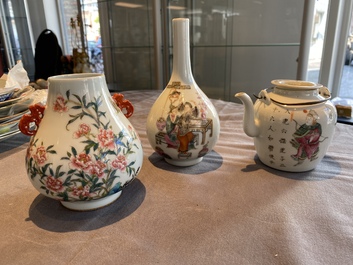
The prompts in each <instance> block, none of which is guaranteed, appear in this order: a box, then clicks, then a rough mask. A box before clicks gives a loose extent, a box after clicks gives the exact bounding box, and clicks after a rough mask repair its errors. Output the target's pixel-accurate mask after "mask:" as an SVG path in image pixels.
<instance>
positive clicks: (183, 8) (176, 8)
mask: <svg viewBox="0 0 353 265" xmlns="http://www.w3.org/2000/svg"><path fill="white" fill-rule="evenodd" d="M168 9H172V10H185V9H186V7H184V6H168Z"/></svg>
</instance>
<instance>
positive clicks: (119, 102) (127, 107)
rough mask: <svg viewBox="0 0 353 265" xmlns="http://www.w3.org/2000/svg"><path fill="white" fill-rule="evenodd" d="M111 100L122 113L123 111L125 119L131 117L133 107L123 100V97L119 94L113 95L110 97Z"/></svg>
mask: <svg viewBox="0 0 353 265" xmlns="http://www.w3.org/2000/svg"><path fill="white" fill-rule="evenodd" d="M112 98H113V100H114V102H115V104H116V105H117V106H118V107H119V109H121V110H122V111H123V110H124V109H125V110H126V113H124V115H125V117H126V118H130V117H131V115H132V114H133V113H134V106H133V105H132V104H131V102H130V101H129V100H127V99H124V95H123V94H120V93H115V94H113V95H112Z"/></svg>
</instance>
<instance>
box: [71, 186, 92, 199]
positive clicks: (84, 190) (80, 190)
mask: <svg viewBox="0 0 353 265" xmlns="http://www.w3.org/2000/svg"><path fill="white" fill-rule="evenodd" d="M72 195H74V196H77V197H90V192H89V186H88V185H86V186H84V187H82V186H80V187H74V188H73V190H72Z"/></svg>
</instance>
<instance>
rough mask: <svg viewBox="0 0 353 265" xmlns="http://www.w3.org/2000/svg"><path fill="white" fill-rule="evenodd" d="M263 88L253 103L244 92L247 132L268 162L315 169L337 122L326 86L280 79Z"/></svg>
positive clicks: (283, 167)
mask: <svg viewBox="0 0 353 265" xmlns="http://www.w3.org/2000/svg"><path fill="white" fill-rule="evenodd" d="M271 83H272V85H273V87H271V88H268V89H264V90H261V91H260V93H259V94H258V96H256V98H257V100H256V101H255V103H254V104H253V101H252V100H251V98H250V97H249V96H248V95H247V94H246V93H244V92H240V93H237V94H235V97H236V98H239V99H240V100H241V101H242V103H243V104H244V108H245V111H244V120H243V126H244V132H245V133H246V134H247V135H248V136H251V137H254V144H255V149H256V152H257V155H258V157H259V159H260V160H261V162H262V163H264V164H265V165H267V166H269V167H272V168H275V169H279V170H283V171H290V172H303V171H308V170H312V169H314V168H315V167H316V166H317V164H318V163H319V162H320V161H321V160H322V158H323V157H324V156H325V154H326V151H327V149H328V147H329V145H330V143H331V141H332V137H333V134H334V130H335V125H336V122H337V112H336V108H335V106H334V105H333V104H332V102H331V101H330V98H331V94H330V91H329V89H328V88H327V87H325V86H323V85H321V84H316V83H314V82H309V81H300V80H288V79H278V80H273V81H272V82H271Z"/></svg>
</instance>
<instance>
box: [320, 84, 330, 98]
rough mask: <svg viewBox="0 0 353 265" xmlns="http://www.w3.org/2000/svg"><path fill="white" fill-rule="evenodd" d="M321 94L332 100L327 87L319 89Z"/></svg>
mask: <svg viewBox="0 0 353 265" xmlns="http://www.w3.org/2000/svg"><path fill="white" fill-rule="evenodd" d="M319 94H320V95H321V96H323V97H324V98H325V99H330V98H331V92H330V90H329V89H328V88H327V87H325V86H323V87H321V88H319Z"/></svg>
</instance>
